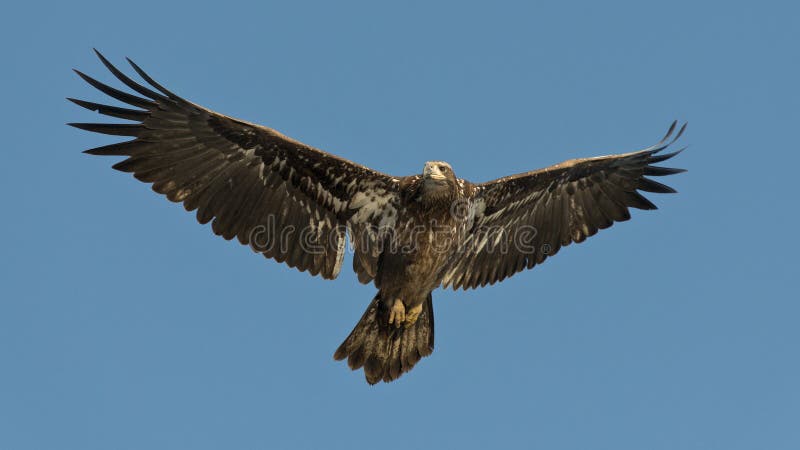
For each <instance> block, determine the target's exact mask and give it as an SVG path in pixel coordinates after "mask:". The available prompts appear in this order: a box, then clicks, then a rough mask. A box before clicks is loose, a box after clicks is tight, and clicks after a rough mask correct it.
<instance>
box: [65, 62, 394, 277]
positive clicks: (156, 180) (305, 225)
mask: <svg viewBox="0 0 800 450" xmlns="http://www.w3.org/2000/svg"><path fill="white" fill-rule="evenodd" d="M97 55H98V57H99V58H100V60H101V61H102V62H103V64H104V65H105V66H106V67H107V68H108V70H110V71H111V73H113V74H114V75H115V76H116V77H117V78H118V79H119V80H120V81H121V82H122V83H124V84H125V85H127V86H128V87H129V88H131V89H132V90H134V91H136V92H137V93H138V94H140V95H141V97H140V96H138V95H132V94H130V93H127V92H123V91H120V90H117V89H115V88H113V87H110V86H107V85H105V84H103V83H101V82H99V81H97V80H95V79H93V78H91V77H89V76H87V75H85V74H83V73H81V72H78V71H77V70H76V72H77V73H78V75H80V77H81V78H83V79H84V80H86V81H87V82H88V83H89V84H90V85H92V86H94V87H95V88H97V89H98V90H100V91H102V92H103V93H105V94H107V95H109V96H111V97H113V98H115V99H117V100H120V101H122V102H124V103H127V104H128V105H130V106H133V107H135V109H131V108H122V107H117V106H109V105H103V104H98V103H92V102H87V101H83V100H75V99H69V100H71V101H72V102H74V103H76V104H78V105H80V106H82V107H84V108H87V109H90V110H93V111H97V112H99V113H101V114H105V115H107V116H112V117H116V118H120V119H127V120H130V121H133V123H122V124H118V123H115V124H110V123H72V124H70V125H72V126H74V127H77V128H81V129H83V130H88V131H94V132H97V133H103V134H110V135H119V136H130V137H133V138H134V139H133V140H129V141H126V142H120V143H116V144H111V145H106V146H103V147H98V148H93V149H91V150H86V152H85V153H89V154H92V155H113V156H127V157H128V158H127V159H125V160H124V161H121V162H119V163H117V164H115V165H114V166H113V167H114V168H115V169H117V170H121V171H123V172H131V173H133V175H134V176H135V177H136V178H137V179H139V180H141V181H143V182H146V183H153V190H154V191H156V192H158V193H160V194H164V195H165V196H166V197H167V198H168V199H169V200H171V201H173V202H182V203H183V205H184V207H185V208H186V210H187V211H192V210H195V209H196V210H197V220H198V221H199V222H200V223H207V222H209V221H211V220H213V222H212V224H211V225H212V230H213V231H214V233H215V234H217V235H220V236H222V237H224V238H225V239H233V238H234V237H236V238H237V239H238V240H239V242H241V243H242V244H245V245H250V246H251V247H252V248H253V249H254V250H256V251H259V252H261V253H263V254H264V256H266V257H268V258H274V259H275V260H277V261H279V262H286V263H287V264H288V265H289V266H291V267H295V268H297V269H299V270H301V271H306V270H307V271H309V272H310V273H311V274H313V275H317V274H321V275H322V276H323V277H325V278H335V277H336V276H337V275H338V273H339V270H340V268H341V262H342V257H343V255H344V238H345V232H346V226H348V225H350V224H351V222H353V221H364V222H369V221H380V219H381V218H382V217H383V215H384V214H387V215H389V216H392V217H396V214H395V213H396V206H397V191H398V183H397V179H395V178H392V177H390V176H388V175H385V174H382V173H379V172H377V171H374V170H372V169H369V168H367V167H364V166H360V165H358V164H355V163H352V162H350V161H347V160H344V159H342V158H338V157H336V156H333V155H331V154H328V153H325V152H323V151H320V150H317V149H315V148H312V147H309V146H307V145H305V144H303V143H300V142H298V141H295V140H293V139H291V138H289V137H286V136H284V135H282V134H280V133H278V132H277V131H275V130H273V129H270V128H267V127H263V126H260V125H256V124H252V123H248V122H244V121H242V120H238V119H234V118H232V117H228V116H224V115H222V114H218V113H215V112H213V111H211V110H208V109H206V108H203V107H202V106H199V105H196V104H194V103H191V102H189V101H187V100H184V99H183V98H181V97H179V96H177V95H175V94H173V93H172V92H170V91H168V90H167V89H165V88H164V87H162V86H161V85H159V84H158V83H156V82H155V81H154V80H153V79H152V78H150V77H149V76H148V75H147V74H146V73H144V72H143V71H142V70H141V69H140V68H139V67H138V66H137V65H136V64H134V63H133V62H132V61H130V60H128V62H129V63H130V64H131V66H132V67H133V69H134V70H135V71H136V72H137V73H138V74H139V75H140V76H141V77H142V78H143V79H144V80H145V81H146V82H147V83H149V84H150V85H151V87H152V89H151V88H149V87H145V86H144V85H142V84H139V83H138V82H136V81H134V80H132V79H130V78H129V77H128V76H126V75H125V74H123V73H122V72H120V71H119V70H118V69H117V68H116V67H114V66H113V65H112V64H111V63H109V62H108V60H106V58H104V57H103V56H102V55H101V54H100V53H97Z"/></svg>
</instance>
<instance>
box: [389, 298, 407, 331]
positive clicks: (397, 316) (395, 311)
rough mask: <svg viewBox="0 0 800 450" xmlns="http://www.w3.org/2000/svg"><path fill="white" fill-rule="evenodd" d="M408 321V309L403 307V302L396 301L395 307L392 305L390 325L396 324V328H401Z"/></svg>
mask: <svg viewBox="0 0 800 450" xmlns="http://www.w3.org/2000/svg"><path fill="white" fill-rule="evenodd" d="M405 319H406V307H405V306H404V305H403V301H402V300H400V299H397V300H395V301H394V305H392V310H391V311H390V312H389V325H391V324H394V326H395V327H397V328H400V325H402V324H403V322H404V321H405Z"/></svg>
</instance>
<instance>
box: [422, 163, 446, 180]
mask: <svg viewBox="0 0 800 450" xmlns="http://www.w3.org/2000/svg"><path fill="white" fill-rule="evenodd" d="M422 176H423V177H425V178H429V179H432V180H445V179H447V177H446V176H444V174H443V173H442V171H441V170H439V166H437V165H436V164H425V168H424V169H422Z"/></svg>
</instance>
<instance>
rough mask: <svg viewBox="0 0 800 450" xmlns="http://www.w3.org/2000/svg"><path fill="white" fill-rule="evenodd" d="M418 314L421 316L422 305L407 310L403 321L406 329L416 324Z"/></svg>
mask: <svg viewBox="0 0 800 450" xmlns="http://www.w3.org/2000/svg"><path fill="white" fill-rule="evenodd" d="M420 314H422V303H420V304H419V305H417V306H415V307H413V308H411V309H409V310H408V313H407V314H406V320H405V324H406V328H408V327H410V326H411V325H414V324H415V323H416V322H417V319H419V315H420Z"/></svg>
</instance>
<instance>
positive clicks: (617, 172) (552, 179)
mask: <svg viewBox="0 0 800 450" xmlns="http://www.w3.org/2000/svg"><path fill="white" fill-rule="evenodd" d="M675 125H676V124H675V123H673V124H672V126H671V127H670V129H669V132H667V135H666V136H664V138H663V139H662V140H661V142H659V143H658V144H656V145H654V146H652V147H649V148H646V149H644V150H640V151H638V152H632V153H625V154H621V155H610V156H600V157H597V158H585V159H573V160H570V161H565V162H563V163H561V164H556V165H555V166H551V167H548V168H545V169H540V170H535V171H532V172H527V173H521V174H518V175H513V176H510V177H505V178H500V179H498V180H494V181H489V182H487V183H483V184H480V185H478V186H477V191H476V194H475V195H474V196H473V198H472V204H473V213H474V217H475V218H474V226H473V229H472V232H471V233H470V234H469V235H468V236H467V238H466V243H465V245H464V246H463V248H462V253H460V255H459V257H458V258H455V259H454V260H453V262H452V263H451V265H450V267H449V268H448V269H447V270H446V271H445V275H444V279H443V281H442V285H443V286H444V287H447V286H452V287H453V289H458V288H463V289H469V288H476V287H479V286H485V285H487V284H494V283H495V282H498V281H502V280H504V279H506V278H507V277H510V276H512V275H514V274H515V273H517V272H520V271H522V270H524V269H530V268H532V267H534V266H535V265H536V264H541V263H542V262H543V261H544V260H545V259H546V258H548V257H550V256H553V255H555V254H556V253H557V252H558V250H559V249H560V248H561V247H564V246H566V245H569V244H570V243H572V242H583V241H584V239H586V238H587V237H589V236H592V235H594V234H595V233H597V231H598V230H601V229H603V228H608V227H610V226H611V225H612V224H613V223H614V222H621V221H625V220H628V219H630V213H629V212H628V209H629V208H638V209H656V206H655V205H654V204H653V203H651V202H650V201H649V200H647V199H646V198H645V197H644V196H642V195H641V194H640V193H639V192H638V191H646V192H658V193H669V192H675V190H673V189H672V188H671V187H669V186H665V185H663V184H661V183H658V182H656V181H653V180H651V179H650V178H647V177H648V176H663V175H671V174H675V173H680V172H683V171H684V170H683V169H672V168H668V167H658V166H654V165H653V164H656V163H659V162H661V161H665V160H667V159H670V158H672V157H673V156H675V155H676V154H678V153H679V152H680V150H679V151H677V152H674V153H667V154H661V153H660V152H661V151H663V150H664V149H666V148H667V147H668V146H669V145H670V144H672V143H673V142H674V141H675V140H676V139H678V138H679V137H680V136H681V134H682V133H683V130H684V129H685V127H686V125H684V126H683V127H681V128H680V130H678V132H677V134H675V137H674V138H672V139H671V140H670V137H671V136H672V135H673V133H674V132H675Z"/></svg>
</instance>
